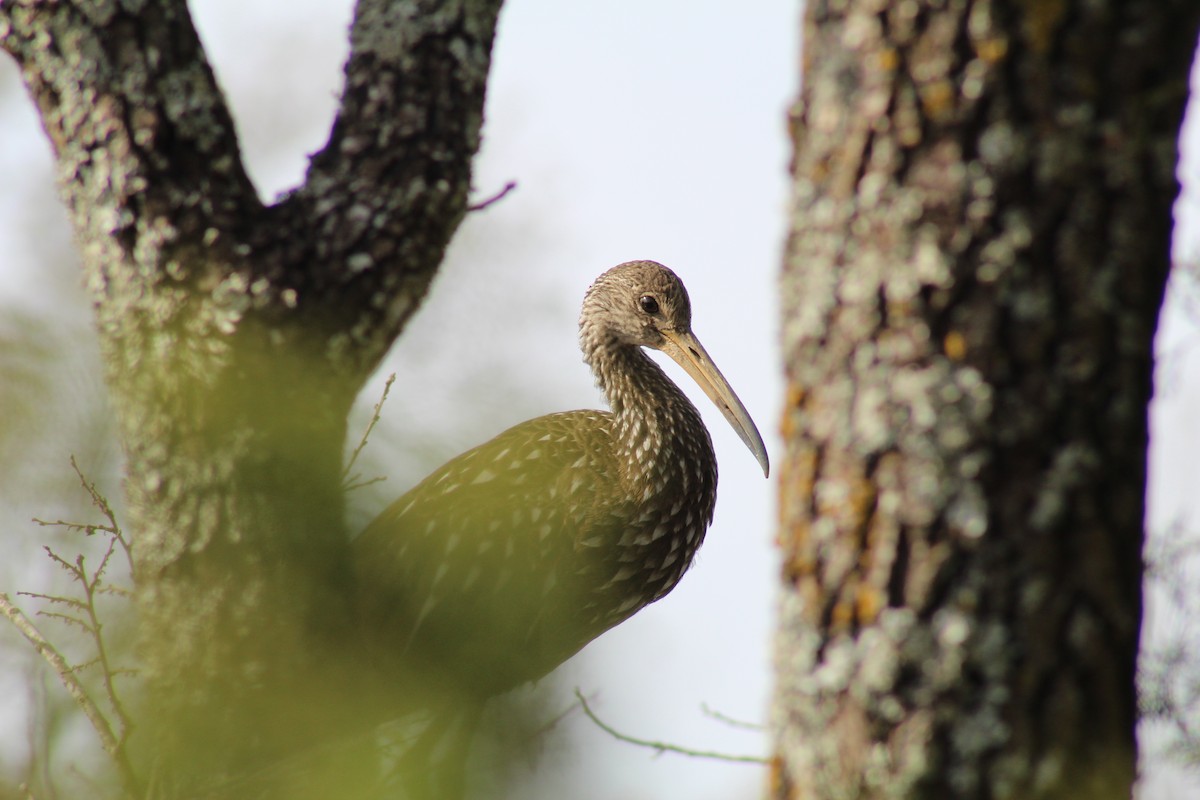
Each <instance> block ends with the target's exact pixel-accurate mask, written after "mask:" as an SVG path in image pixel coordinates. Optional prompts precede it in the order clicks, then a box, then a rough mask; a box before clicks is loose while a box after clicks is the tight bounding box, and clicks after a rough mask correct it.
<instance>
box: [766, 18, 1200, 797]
mask: <svg viewBox="0 0 1200 800" xmlns="http://www.w3.org/2000/svg"><path fill="white" fill-rule="evenodd" d="M1198 24H1200V5H1197V4H1196V3H1194V2H1191V0H1174V1H1172V0H1163V1H1162V2H1122V1H1120V0H1100V1H1099V2H1095V1H1093V2H1074V1H1072V0H1061V1H1056V2H1050V0H1047V1H1046V2H1020V3H993V2H987V0H976V1H975V2H968V1H967V0H950V1H949V2H936V3H935V2H928V1H927V0H926V1H923V2H916V1H914V2H904V3H888V2H882V0H849V2H841V3H836V2H829V0H812V2H810V3H809V4H808V9H807V17H806V22H805V38H804V76H803V77H804V88H803V91H802V94H801V97H800V101H799V103H798V105H797V106H796V109H795V116H794V136H795V147H796V150H795V160H794V164H793V170H794V180H795V189H794V209H793V214H794V217H793V222H792V225H793V228H792V235H791V237H790V240H789V245H788V249H787V255H786V263H785V269H784V276H783V283H782V293H783V302H784V317H783V342H784V352H785V361H786V368H787V378H788V397H787V404H786V409H785V412H784V431H785V436H786V437H787V453H786V459H785V463H784V464H783V465H782V469H781V473H782V474H781V479H780V480H781V504H782V529H781V534H780V540H781V543H782V547H783V555H784V566H783V576H782V577H783V594H782V614H781V619H780V623H779V629H778V634H777V643H776V654H777V669H778V685H777V690H776V695H775V702H774V728H775V736H776V744H775V746H776V754H777V759H776V767H775V769H774V771H773V775H774V781H773V783H772V789H771V794H772V796H773V797H776V798H780V799H781V800H782V798H912V797H928V798H946V797H954V798H989V799H990V798H1002V797H1019V798H1038V797H1045V798H1067V797H1070V798H1084V797H1087V798H1128V797H1129V795H1130V789H1131V785H1132V782H1133V780H1134V777H1135V769H1136V763H1137V751H1136V744H1135V740H1134V726H1135V721H1136V702H1135V685H1134V677H1135V669H1136V653H1137V647H1138V631H1139V624H1140V615H1141V580H1142V563H1141V547H1142V518H1143V512H1144V505H1143V492H1144V490H1145V480H1146V447H1147V420H1146V411H1147V403H1148V402H1149V400H1150V395H1151V366H1152V364H1151V361H1152V358H1151V356H1152V350H1151V345H1152V338H1153V335H1154V330H1155V324H1156V319H1157V314H1158V308H1159V304H1160V301H1161V299H1162V295H1163V291H1164V286H1165V283H1166V279H1167V274H1168V270H1169V242H1170V232H1171V208H1172V203H1173V201H1174V199H1175V196H1176V193H1177V191H1178V186H1177V183H1176V180H1175V175H1174V168H1175V163H1176V140H1177V137H1178V133H1179V126H1180V121H1181V119H1182V115H1183V109H1184V104H1185V101H1186V97H1187V80H1188V68H1189V64H1190V61H1191V58H1192V54H1193V52H1194V50H1195V48H1196V37H1197V26H1198Z"/></svg>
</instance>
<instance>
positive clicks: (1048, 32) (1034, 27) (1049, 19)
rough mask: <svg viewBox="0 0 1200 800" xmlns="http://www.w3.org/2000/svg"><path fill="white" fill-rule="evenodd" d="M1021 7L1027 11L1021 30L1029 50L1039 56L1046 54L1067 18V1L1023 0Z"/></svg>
mask: <svg viewBox="0 0 1200 800" xmlns="http://www.w3.org/2000/svg"><path fill="white" fill-rule="evenodd" d="M1021 6H1022V7H1023V9H1024V11H1025V16H1024V19H1023V20H1022V21H1021V29H1022V32H1023V33H1024V34H1025V40H1026V41H1027V42H1028V43H1029V49H1030V50H1032V51H1033V52H1034V53H1037V54H1039V55H1040V54H1043V53H1046V52H1047V51H1048V50H1049V49H1050V45H1051V43H1052V42H1053V41H1054V37H1055V35H1056V34H1057V33H1058V27H1059V24H1060V23H1061V22H1062V21H1063V18H1064V17H1065V16H1066V13H1067V4H1066V2H1065V0H1021Z"/></svg>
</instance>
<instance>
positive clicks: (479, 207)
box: [467, 181, 517, 211]
mask: <svg viewBox="0 0 1200 800" xmlns="http://www.w3.org/2000/svg"><path fill="white" fill-rule="evenodd" d="M515 188H517V182H516V181H509V182H508V183H506V184H504V188H503V189H501V190H500V191H498V192H496V193H495V194H494V195H492V196H491V197H489V198H487V199H485V200H480V201H479V202H478V203H472V204H471V205H469V206H467V211H483V210H484V209H485V208H487V207H488V206H490V205H494V204H496V203H499V202H500V201H501V200H503V199H504V198H505V197H507V196H508V193H509V192H511V191H512V190H513V189H515Z"/></svg>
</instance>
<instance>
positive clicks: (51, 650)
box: [0, 592, 137, 787]
mask: <svg viewBox="0 0 1200 800" xmlns="http://www.w3.org/2000/svg"><path fill="white" fill-rule="evenodd" d="M0 613H2V614H4V616H5V617H7V618H8V621H9V622H11V623H12V624H13V626H14V627H16V629H17V630H18V631H19V632H20V634H21V635H22V636H24V637H25V639H26V641H28V642H29V643H30V644H31V645H33V649H34V650H37V652H38V655H40V656H41V657H42V658H44V659H45V660H46V663H47V664H49V665H50V668H51V669H53V670H54V672H55V673H56V674H57V675H58V678H59V680H60V681H62V684H63V686H64V687H66V690H67V693H68V694H70V695H71V698H72V699H73V700H74V701H75V702H76V704H77V705H78V706H79V707H80V708H81V709H83V713H84V714H85V715H86V716H87V718H88V720H89V721H90V722H91V723H92V727H93V728H95V729H96V734H97V735H98V736H99V737H100V744H101V746H103V747H104V751H105V752H106V753H108V754H109V756H111V757H112V759H113V761H114V762H116V764H117V768H118V769H119V770H120V771H121V777H122V778H123V779H124V780H125V783H126V786H129V787H135V786H137V780H136V778H135V777H134V772H133V766H132V765H131V764H130V763H129V760H128V758H126V756H125V753H124V748H123V746H122V743H121V742H120V741H119V740H118V739H117V736H116V735H115V734H114V733H113V730H112V727H111V726H110V725H109V724H108V720H107V719H105V717H104V713H103V712H102V711H101V710H100V707H99V706H98V705H96V702H95V701H94V700H92V698H91V696H90V695H88V693H87V689H85V688H84V687H83V684H82V683H80V682H79V679H78V678H76V677H75V672H74V671H73V670H72V669H71V667H70V665H69V664H67V660H66V659H65V658H63V656H62V654H61V653H59V652H58V650H57V649H56V648H55V647H54V645H52V644H50V642H48V641H46V637H44V636H42V634H41V632H40V631H38V629H37V627H36V626H35V625H34V624H33V623H32V622H31V621H30V620H29V617H27V616H25V614H24V613H22V612H21V609H19V608H17V607H16V606H14V605H13V604H12V601H11V600H10V599H9V597H8V595H7V594H5V593H4V592H0Z"/></svg>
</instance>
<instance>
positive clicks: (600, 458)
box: [354, 411, 690, 694]
mask: <svg viewBox="0 0 1200 800" xmlns="http://www.w3.org/2000/svg"><path fill="white" fill-rule="evenodd" d="M612 422H613V417H612V415H611V414H609V413H607V412H602V411H571V412H565V413H560V414H551V415H549V416H545V417H539V418H537V419H534V420H530V421H528V422H525V423H522V424H520V425H517V426H516V427H513V428H511V429H509V430H508V431H506V432H505V433H503V434H501V435H500V436H498V437H496V438H495V439H492V440H491V441H489V442H487V443H485V444H483V445H481V446H479V447H477V448H475V449H473V450H470V451H468V452H466V453H464V454H462V455H461V456H459V457H457V458H455V459H453V460H452V461H450V462H448V463H447V464H445V465H444V466H442V467H441V468H440V469H438V470H437V471H436V472H434V473H433V474H431V475H430V476H429V477H427V478H426V479H425V480H423V481H422V482H421V483H420V484H418V485H417V486H416V487H414V488H413V489H412V490H411V491H409V492H408V493H407V494H405V495H404V496H403V497H401V498H400V499H399V500H397V501H396V502H395V503H393V504H392V505H391V506H390V507H389V508H388V509H387V510H386V511H384V512H383V513H382V514H380V515H379V517H378V518H376V519H375V520H374V521H373V522H372V523H371V525H370V526H369V527H368V528H367V529H366V530H365V531H364V532H363V534H362V535H361V537H360V539H359V540H358V541H356V542H355V547H354V549H355V559H356V563H357V569H358V573H359V581H360V586H361V589H362V592H361V596H362V598H363V602H364V604H366V607H365V608H364V609H363V616H364V619H365V620H366V622H367V624H368V625H369V626H371V629H370V632H369V635H370V637H371V638H373V639H375V640H377V641H378V643H379V646H380V648H381V652H386V653H387V654H389V657H390V658H391V660H393V661H396V662H397V663H402V664H404V666H406V667H415V668H418V669H427V670H434V671H441V672H444V673H445V674H447V675H448V676H449V677H450V678H451V679H453V680H462V681H468V682H471V683H472V685H474V686H476V687H477V688H478V689H479V690H481V691H483V692H485V693H487V694H491V693H495V692H499V691H504V690H506V689H508V688H511V687H512V686H515V685H518V684H520V683H522V682H524V681H527V680H533V679H536V678H538V677H541V676H542V675H543V674H545V673H546V672H548V671H549V670H551V669H553V668H554V667H555V666H557V665H558V664H559V663H561V662H562V661H564V660H566V659H567V658H569V657H570V656H571V655H573V654H574V653H575V652H576V651H578V650H579V649H580V648H581V647H583V645H585V644H587V642H589V641H590V640H591V639H593V638H595V637H596V636H598V635H599V634H600V633H602V632H603V631H604V630H607V629H608V628H610V627H612V626H613V625H615V624H617V623H618V622H620V621H621V620H623V619H625V618H627V617H628V616H629V615H631V614H632V613H634V612H635V611H636V610H637V609H639V608H641V607H642V606H644V605H645V604H646V603H648V602H651V601H652V600H654V599H657V597H659V596H661V594H663V593H665V591H666V589H664V590H662V591H660V590H659V589H658V588H656V587H649V588H648V587H646V586H639V585H638V579H639V577H645V576H644V575H641V573H642V572H643V570H642V569H640V568H639V566H638V565H637V564H630V563H627V562H628V559H629V556H628V555H627V553H628V549H627V548H623V547H621V546H620V543H621V542H622V541H623V540H624V541H625V542H626V543H628V542H629V541H631V530H633V529H636V528H637V527H638V526H639V525H641V526H642V527H645V525H646V524H647V523H648V521H649V520H648V519H642V520H640V521H639V518H640V517H642V516H643V515H642V514H641V513H640V510H639V508H638V503H637V501H636V499H635V498H631V497H629V496H627V495H626V494H625V493H624V492H619V491H614V488H615V487H616V486H618V485H619V480H618V469H619V465H618V464H617V462H616V459H615V457H614V455H613V442H612V435H613V433H612ZM632 537H633V538H637V534H636V532H635V533H634V534H632ZM641 538H642V539H645V540H647V542H646V543H647V544H649V542H648V534H646V535H643V536H642V537H641ZM653 544H654V545H657V546H658V547H660V548H663V549H664V551H663V554H662V558H660V559H659V560H660V561H661V560H663V559H665V558H666V557H667V555H666V548H670V546H671V545H670V543H669V542H666V541H665V540H664V541H661V542H655V543H653ZM623 553H625V554H626V555H625V559H624V562H623V560H622V554H623ZM651 560H653V559H651ZM676 560H680V559H679V558H678V557H677V558H676ZM686 560H687V561H690V554H689V555H688V557H687V559H686ZM679 566H680V568H679V569H678V571H677V573H678V574H675V575H674V576H673V577H672V578H671V580H670V585H671V586H673V585H674V583H675V582H676V581H677V580H678V576H679V575H682V572H683V569H684V568H686V566H687V565H686V563H681V564H680V565H679ZM661 582H662V581H661V580H660V583H661ZM669 588H670V587H669V586H668V587H667V589H669Z"/></svg>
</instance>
